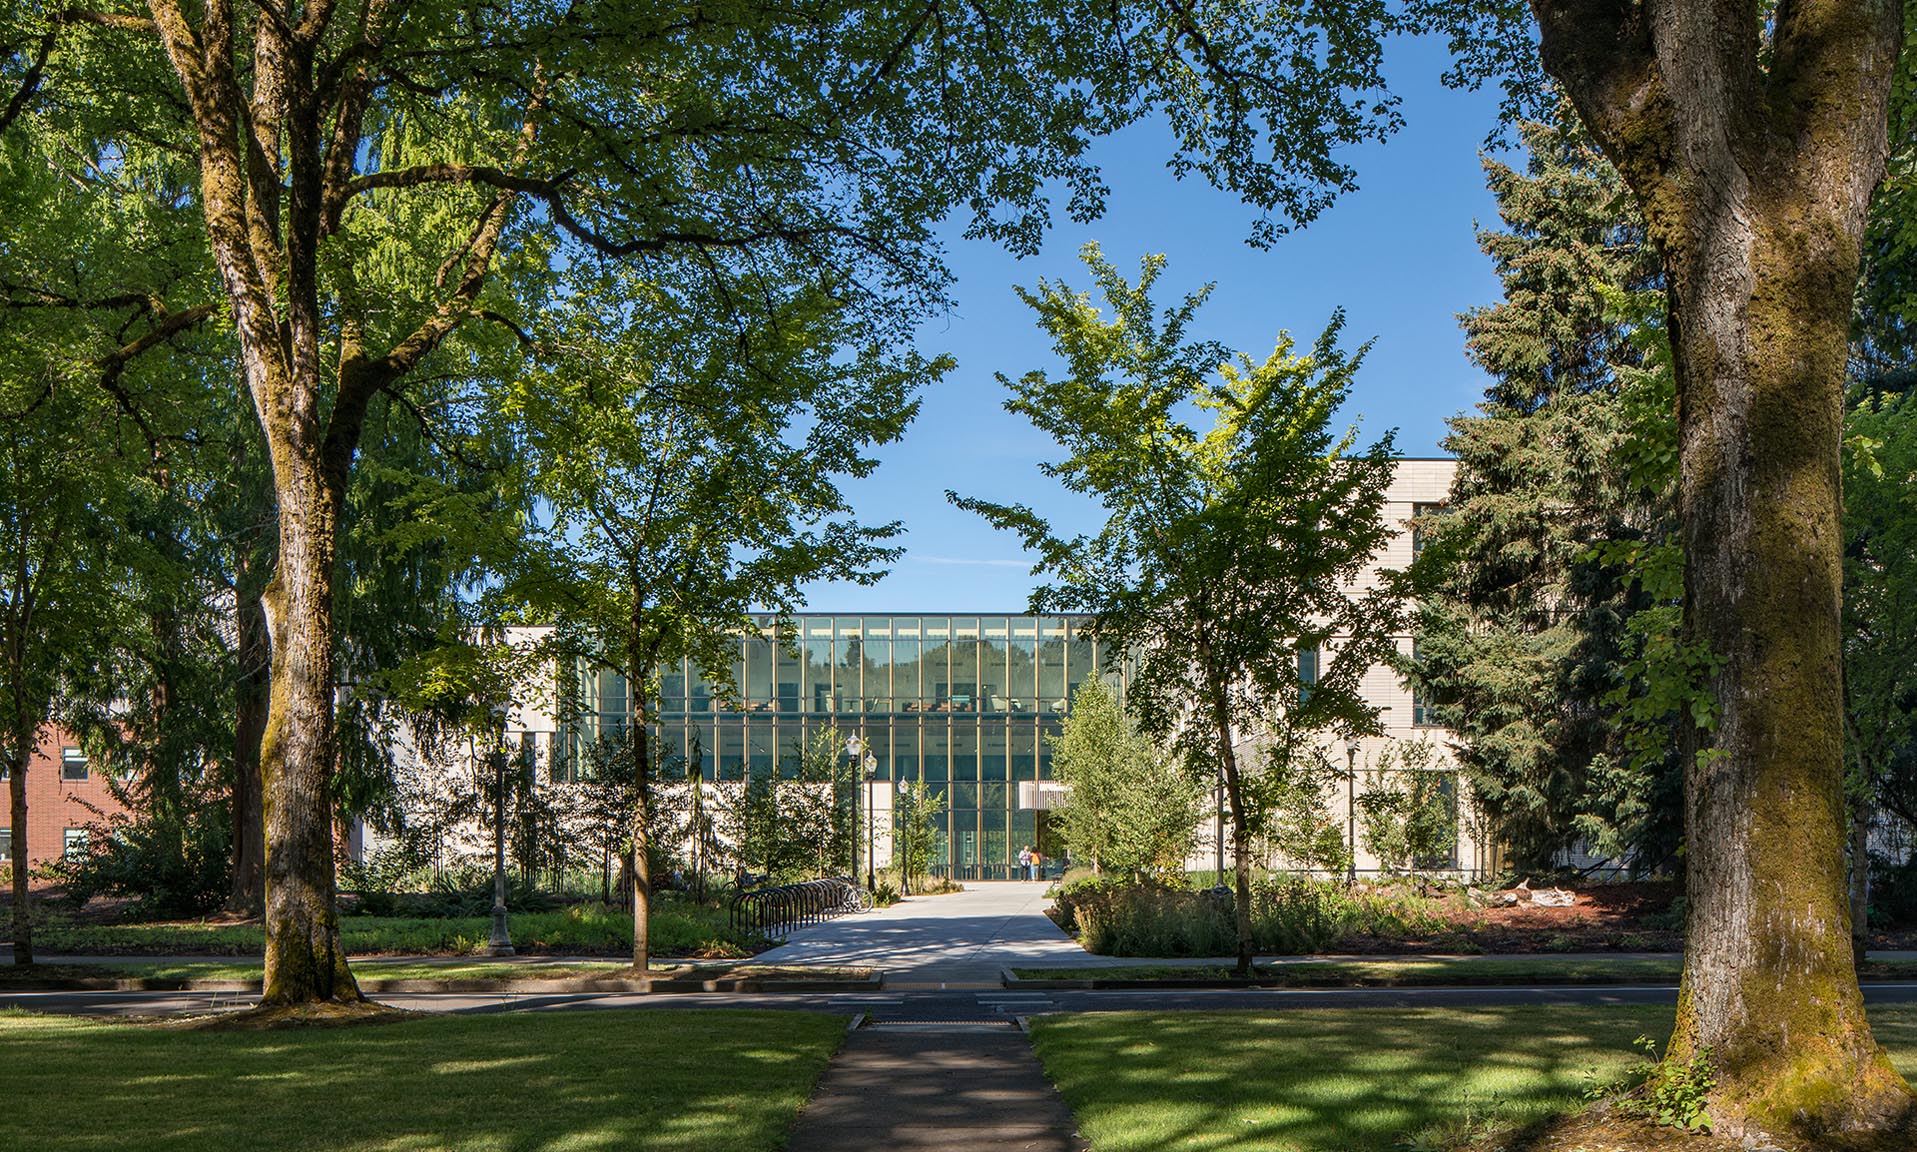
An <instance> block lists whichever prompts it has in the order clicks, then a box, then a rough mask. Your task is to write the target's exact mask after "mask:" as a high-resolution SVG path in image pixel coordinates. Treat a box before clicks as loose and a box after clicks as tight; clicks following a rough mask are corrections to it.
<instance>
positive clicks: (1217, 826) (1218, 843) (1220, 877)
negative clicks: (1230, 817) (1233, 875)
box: [1211, 764, 1225, 888]
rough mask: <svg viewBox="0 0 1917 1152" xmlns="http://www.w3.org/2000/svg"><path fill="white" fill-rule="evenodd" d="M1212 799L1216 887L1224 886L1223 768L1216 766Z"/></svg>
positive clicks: (1213, 856)
mask: <svg viewBox="0 0 1917 1152" xmlns="http://www.w3.org/2000/svg"><path fill="white" fill-rule="evenodd" d="M1212 799H1213V800H1215V801H1216V802H1217V806H1218V809H1217V812H1216V814H1215V815H1214V816H1213V818H1212V826H1211V847H1212V869H1213V871H1215V872H1216V873H1217V876H1216V877H1215V880H1216V881H1217V883H1216V885H1215V886H1216V887H1219V888H1223V887H1224V886H1225V766H1224V765H1223V764H1220V765H1218V784H1217V786H1216V787H1215V788H1213V789H1212Z"/></svg>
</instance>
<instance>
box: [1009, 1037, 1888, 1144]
mask: <svg viewBox="0 0 1917 1152" xmlns="http://www.w3.org/2000/svg"><path fill="white" fill-rule="evenodd" d="M1670 1021H1671V1010H1670V1009H1669V1008H1668V1007H1657V1006H1628V1007H1616V1006H1610V1007H1565V1006H1551V1007H1535V1006H1526V1007H1514V1008H1473V1009H1438V1008H1420V1009H1398V1008H1391V1009H1383V1008H1377V1009H1373V1008H1365V1009H1346V1010H1335V1011H1334V1010H1318V1011H1311V1012H1283V1013H1259V1014H1254V1013H1248V1012H1234V1013H1184V1012H1177V1013H1092V1014H1086V1015H1079V1016H1045V1017H1040V1018H1038V1019H1037V1020H1035V1021H1033V1025H1032V1040H1033V1043H1034V1045H1035V1046H1036V1047H1037V1049H1038V1055H1039V1059H1040V1060H1042V1061H1043V1062H1044V1064H1045V1070H1046V1072H1047V1074H1049V1075H1050V1076H1051V1078H1052V1080H1053V1081H1054V1082H1055V1083H1056V1084H1057V1085H1058V1087H1059V1090H1060V1092H1062V1093H1063V1094H1064V1097H1065V1101H1066V1103H1067V1104H1069V1105H1070V1106H1071V1108H1072V1112H1073V1115H1074V1117H1075V1118H1076V1120H1077V1122H1078V1127H1079V1131H1080V1132H1081V1133H1082V1134H1084V1136H1085V1137H1086V1138H1087V1139H1088V1140H1090V1142H1091V1145H1092V1148H1093V1150H1094V1152H1171V1150H1176V1149H1195V1150H1203V1152H1400V1150H1402V1149H1405V1148H1413V1149H1415V1148H1418V1147H1421V1146H1425V1147H1429V1146H1435V1145H1436V1144H1437V1137H1439V1136H1445V1137H1457V1136H1460V1135H1464V1134H1468V1133H1469V1132H1471V1131H1472V1130H1474V1129H1479V1128H1482V1127H1483V1126H1484V1125H1486V1124H1491V1123H1496V1124H1507V1123H1523V1122H1526V1121H1529V1120H1534V1119H1539V1118H1543V1117H1546V1116H1550V1115H1553V1114H1556V1113H1559V1112H1563V1111H1565V1110H1567V1109H1570V1108H1572V1107H1575V1106H1576V1105H1577V1104H1578V1103H1579V1102H1580V1100H1581V1092H1582V1091H1583V1089H1584V1088H1585V1086H1586V1085H1588V1084H1590V1083H1592V1082H1594V1081H1597V1082H1602V1081H1608V1080H1610V1079H1613V1078H1615V1077H1617V1076H1618V1075H1620V1074H1621V1073H1622V1072H1623V1070H1624V1068H1625V1067H1626V1066H1627V1065H1628V1064H1630V1063H1631V1061H1632V1060H1633V1059H1634V1057H1635V1054H1634V1053H1633V1052H1632V1051H1631V1047H1630V1045H1631V1041H1632V1039H1634V1038H1635V1037H1637V1036H1639V1035H1650V1036H1653V1037H1656V1038H1657V1039H1658V1040H1659V1041H1660V1042H1661V1041H1662V1040H1663V1038H1664V1036H1665V1035H1666V1034H1667V1033H1668V1032H1669V1030H1670ZM1871 1021H1872V1024H1873V1026H1874V1028H1875V1029H1876V1033H1877V1037H1878V1039H1879V1040H1880V1041H1882V1042H1883V1043H1884V1044H1885V1045H1886V1046H1887V1047H1888V1048H1889V1049H1890V1050H1891V1055H1892V1059H1893V1060H1894V1061H1895V1062H1896V1063H1897V1065H1898V1068H1899V1070H1900V1071H1902V1072H1903V1073H1904V1075H1905V1076H1907V1077H1908V1076H1917V1008H1910V1007H1902V1006H1899V1007H1884V1008H1878V1009H1873V1010H1872V1012H1871Z"/></svg>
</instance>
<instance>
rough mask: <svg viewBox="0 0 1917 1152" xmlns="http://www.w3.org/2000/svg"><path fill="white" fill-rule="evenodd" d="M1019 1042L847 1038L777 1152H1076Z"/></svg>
mask: <svg viewBox="0 0 1917 1152" xmlns="http://www.w3.org/2000/svg"><path fill="white" fill-rule="evenodd" d="M1086 1147H1087V1145H1086V1144H1085V1143H1084V1141H1082V1140H1080V1139H1079V1138H1078V1136H1077V1134H1076V1133H1075V1132H1074V1130H1073V1126H1072V1114H1071V1112H1070V1110H1069V1109H1067V1108H1066V1107H1065V1102H1064V1101H1063V1100H1061V1099H1059V1096H1058V1092H1057V1091H1056V1090H1055V1089H1054V1088H1053V1087H1052V1084H1051V1081H1049V1080H1047V1079H1046V1078H1045V1072H1044V1069H1042V1068H1041V1067H1040V1066H1039V1063H1038V1057H1037V1056H1035V1055H1033V1053H1032V1046H1031V1044H1030V1043H1029V1042H1028V1041H1027V1040H1026V1038H1025V1034H1024V1033H1022V1032H1019V1031H1017V1030H1015V1029H1013V1028H1011V1027H1009V1026H1006V1025H980V1026H977V1027H974V1028H969V1029H963V1030H953V1029H926V1030H914V1029H909V1028H885V1029H875V1028H864V1029H860V1030H858V1031H856V1032H853V1033H852V1034H851V1035H850V1036H848V1037H846V1041H845V1047H843V1048H841V1049H840V1050H839V1053H838V1055H837V1056H834V1057H833V1058H832V1064H831V1067H829V1068H827V1069H826V1073H825V1077H824V1078H823V1079H822V1080H820V1081H819V1089H818V1091H817V1092H816V1093H814V1094H813V1096H812V1099H811V1101H810V1102H808V1103H807V1104H806V1106H805V1111H804V1112H802V1113H800V1114H799V1120H798V1124H797V1125H796V1126H795V1127H794V1128H793V1130H792V1138H791V1140H790V1141H788V1142H787V1144H786V1152H920V1150H926V1152H932V1150H938V1152H981V1150H984V1149H990V1150H993V1152H1082V1150H1083V1149H1085V1148H1086Z"/></svg>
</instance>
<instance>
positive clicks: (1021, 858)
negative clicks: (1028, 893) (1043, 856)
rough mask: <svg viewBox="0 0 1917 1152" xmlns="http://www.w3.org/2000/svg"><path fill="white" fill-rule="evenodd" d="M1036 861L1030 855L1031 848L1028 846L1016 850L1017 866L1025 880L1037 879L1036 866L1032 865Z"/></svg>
mask: <svg viewBox="0 0 1917 1152" xmlns="http://www.w3.org/2000/svg"><path fill="white" fill-rule="evenodd" d="M1036 859H1037V858H1036V857H1035V856H1033V855H1032V846H1031V845H1030V844H1027V845H1026V846H1025V847H1023V848H1020V849H1019V850H1018V866H1019V868H1020V870H1022V871H1023V872H1024V873H1025V879H1027V880H1036V879H1038V876H1037V874H1036V873H1037V872H1038V866H1037V865H1036V864H1035V863H1034V860H1036Z"/></svg>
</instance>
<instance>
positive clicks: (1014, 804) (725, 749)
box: [572, 614, 1124, 880]
mask: <svg viewBox="0 0 1917 1152" xmlns="http://www.w3.org/2000/svg"><path fill="white" fill-rule="evenodd" d="M1080 626H1081V621H1080V620H1079V619H1077V618H1074V617H1057V616H1044V617H1033V616H947V615H936V616H925V615H896V616H827V615H822V614H807V615H801V616H795V617H792V618H791V619H789V620H788V621H787V622H786V623H785V625H784V630H783V631H781V630H780V626H779V624H778V621H777V620H776V619H775V618H773V617H769V616H768V617H764V618H761V619H760V620H758V622H757V628H756V629H755V630H754V631H753V632H751V633H748V634H747V635H743V636H741V637H740V638H739V648H738V651H737V654H736V656H735V657H734V659H733V660H732V662H731V667H730V668H728V669H726V670H725V672H726V675H715V674H709V673H708V671H707V670H705V669H701V668H699V667H697V666H695V665H692V664H690V663H687V664H684V665H682V666H680V667H676V668H668V669H663V670H662V671H661V674H660V675H659V677H658V684H659V700H658V713H657V715H658V720H659V724H660V729H659V733H660V740H661V744H662V746H663V748H664V751H665V753H666V754H667V755H671V756H678V757H684V758H685V761H684V762H686V763H688V764H692V763H696V764H698V765H699V771H700V772H701V773H702V774H703V775H704V776H705V778H706V779H708V780H721V781H737V780H744V779H746V778H747V776H748V775H764V774H770V773H774V772H789V771H791V770H793V758H794V757H796V755H797V752H798V750H799V748H801V747H803V746H804V745H805V744H807V743H809V742H810V741H811V740H812V739H814V738H815V736H816V734H817V733H818V732H820V731H822V730H823V729H825V728H826V727H827V726H836V727H837V728H838V730H839V731H840V732H841V733H842V734H845V735H851V734H853V733H857V734H858V735H859V736H860V737H861V738H862V739H863V740H864V741H865V743H866V746H867V747H868V749H869V750H870V751H871V753H872V755H873V756H874V758H875V759H876V760H877V761H878V767H877V770H876V773H875V775H876V777H877V780H878V781H879V783H878V785H877V787H879V788H880V789H883V788H885V787H897V786H898V785H899V784H901V783H905V782H909V781H916V782H918V783H921V784H923V785H924V786H925V787H926V788H927V790H929V791H931V792H935V793H937V794H939V796H940V798H941V801H942V808H943V820H942V832H943V834H942V835H941V837H940V841H941V843H940V847H939V850H938V854H937V859H936V860H935V862H934V865H935V870H936V871H938V872H940V873H943V874H946V875H950V876H952V877H953V878H954V879H958V880H967V879H973V880H993V879H1010V878H1012V877H1013V876H1014V875H1016V871H1017V857H1018V851H1019V849H1020V848H1021V847H1023V846H1024V845H1025V844H1028V843H1031V842H1032V835H1033V831H1034V829H1035V823H1034V817H1033V813H1032V812H1030V811H1029V810H1022V809H1020V808H1019V806H1018V799H1019V797H1018V785H1019V783H1020V782H1023V781H1033V780H1047V779H1050V778H1051V748H1050V745H1049V742H1048V740H1047V737H1049V736H1052V735H1055V734H1056V733H1057V732H1058V730H1059V724H1060V722H1061V721H1062V720H1063V719H1064V716H1065V714H1066V712H1067V710H1068V709H1069V708H1070V706H1071V696H1072V692H1073V691H1074V690H1075V689H1076V688H1077V687H1078V685H1080V684H1081V683H1083V682H1084V681H1085V680H1086V679H1087V678H1089V677H1093V676H1100V675H1104V676H1105V677H1106V678H1107V680H1108V681H1109V682H1112V683H1113V684H1114V686H1115V687H1117V688H1118V690H1119V691H1120V692H1121V693H1122V692H1123V690H1124V676H1123V669H1122V668H1121V667H1120V666H1118V664H1116V663H1114V666H1113V667H1112V668H1109V669H1108V668H1106V667H1105V660H1104V657H1105V653H1104V652H1103V651H1101V650H1100V648H1099V646H1098V645H1096V644H1094V643H1093V642H1092V640H1091V639H1090V638H1089V637H1086V636H1084V635H1082V634H1081V633H1080V631H1079V629H1080ZM575 682H576V683H577V684H578V688H579V695H578V697H577V698H578V699H579V701H580V712H581V715H580V718H579V720H578V721H577V722H576V724H575V725H574V728H575V731H574V732H573V733H572V737H573V741H574V746H577V745H578V742H579V741H580V740H582V739H590V738H592V736H594V735H596V734H597V733H598V732H604V731H610V730H614V729H616V728H618V727H620V726H622V725H624V724H625V723H626V722H627V717H628V716H630V714H631V708H630V702H629V699H628V694H629V691H630V689H629V688H628V686H627V684H626V682H625V680H624V679H623V678H620V677H618V676H617V675H616V674H613V673H593V672H591V671H588V670H581V671H580V672H579V673H578V674H577V677H576V681H575Z"/></svg>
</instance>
